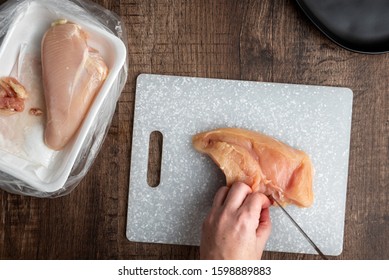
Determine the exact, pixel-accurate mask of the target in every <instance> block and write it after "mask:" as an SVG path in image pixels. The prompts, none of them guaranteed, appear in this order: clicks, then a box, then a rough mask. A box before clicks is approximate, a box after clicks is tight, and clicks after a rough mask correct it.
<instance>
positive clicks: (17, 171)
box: [0, 1, 126, 193]
mask: <svg viewBox="0 0 389 280" xmlns="http://www.w3.org/2000/svg"><path fill="white" fill-rule="evenodd" d="M43 3H44V2H40V1H31V3H30V4H29V5H27V6H26V10H24V11H20V12H19V13H18V16H17V17H16V18H15V20H14V22H13V23H12V24H11V25H10V28H9V30H8V33H7V35H6V36H5V38H4V40H3V42H2V45H1V48H0V61H1V67H0V77H2V76H9V75H10V73H11V71H12V69H13V68H14V66H15V63H16V62H17V60H18V56H19V52H20V48H21V46H22V45H27V46H36V48H39V50H40V45H41V41H42V38H43V35H44V33H45V32H46V31H47V30H48V29H49V27H50V25H51V23H52V22H53V21H55V20H58V19H67V20H68V21H71V22H74V23H76V24H78V25H80V26H81V28H82V29H83V30H85V31H86V32H87V33H88V35H89V36H88V44H89V46H91V47H93V48H95V49H96V50H98V51H99V53H100V54H101V56H102V57H103V58H104V61H105V62H106V64H107V66H108V68H109V74H108V77H107V79H106V80H105V82H104V84H103V86H102V87H101V89H100V91H99V93H98V94H97V95H96V98H95V100H94V101H93V104H92V106H91V108H90V110H89V112H88V114H87V116H86V117H85V119H84V121H83V123H82V126H81V127H80V129H79V130H78V132H77V133H76V135H75V136H74V137H73V138H72V140H71V141H70V142H69V143H68V144H67V146H66V147H65V148H64V149H63V150H62V151H58V152H55V151H52V154H51V157H50V160H49V162H48V164H47V165H46V166H44V165H39V164H36V163H32V162H31V161H30V160H28V159H27V158H23V157H19V156H17V155H14V154H11V153H7V152H5V151H4V150H1V147H0V171H2V172H5V173H7V174H10V175H12V176H13V177H15V178H17V179H20V180H22V181H24V182H26V183H27V184H28V185H30V186H31V187H33V188H35V189H36V190H37V191H41V192H45V193H51V192H56V191H58V190H59V189H61V188H62V187H63V186H64V184H65V182H66V181H67V179H68V177H69V174H70V172H71V170H72V167H73V165H74V164H75V160H76V158H77V156H78V154H79V152H80V150H81V149H82V148H83V143H84V141H85V139H86V136H87V135H88V132H90V130H91V129H94V126H93V125H94V121H95V118H96V117H97V115H98V114H99V112H100V110H104V108H102V104H103V102H104V100H105V99H106V98H110V91H111V90H113V89H112V87H113V85H114V82H115V80H116V78H117V76H118V74H119V72H120V70H121V68H122V67H123V65H124V63H125V60H126V47H125V45H124V44H123V42H122V41H121V40H120V39H119V38H117V37H116V36H114V35H113V34H111V33H109V32H108V31H106V30H104V29H103V28H101V27H99V26H97V25H96V24H94V23H93V22H89V21H86V20H84V19H79V18H77V17H75V15H73V14H70V13H66V12H64V11H61V10H56V9H53V8H52V7H50V8H48V7H46V6H45V5H44V4H43ZM39 59H40V58H39ZM41 94H42V95H43V92H42V93H41ZM34 117H35V116H31V118H34ZM35 118H36V117H35ZM43 119H44V118H43ZM26 144H27V145H30V146H31V151H33V153H35V154H39V153H40V150H39V149H42V152H44V151H43V150H47V149H48V148H47V147H46V146H45V144H44V138H43V133H41V134H39V133H38V134H37V135H36V137H35V136H34V139H33V141H31V143H26ZM46 152H47V151H46Z"/></svg>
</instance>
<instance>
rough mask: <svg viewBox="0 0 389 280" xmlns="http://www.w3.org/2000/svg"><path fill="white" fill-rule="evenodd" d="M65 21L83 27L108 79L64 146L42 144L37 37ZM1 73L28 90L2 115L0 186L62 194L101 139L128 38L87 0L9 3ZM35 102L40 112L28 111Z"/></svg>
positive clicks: (123, 76) (1, 27) (121, 78)
mask: <svg viewBox="0 0 389 280" xmlns="http://www.w3.org/2000/svg"><path fill="white" fill-rule="evenodd" d="M59 19H66V20H69V21H70V22H72V23H75V24H77V25H79V26H80V27H81V28H82V29H83V30H85V32H86V34H87V35H88V36H87V40H88V44H89V46H90V47H91V49H93V50H97V51H98V52H99V53H100V54H101V56H102V58H103V59H104V61H105V62H106V64H107V67H108V76H107V77H106V79H105V80H104V82H103V84H102V85H101V87H100V89H99V91H98V92H97V94H96V96H95V97H94V99H93V101H92V105H91V106H90V107H89V109H88V111H87V113H86V115H85V117H84V119H83V121H82V124H81V126H80V127H79V129H78V130H77V132H76V134H75V135H74V136H73V137H72V138H71V140H70V141H69V142H68V143H67V145H66V146H65V148H64V149H62V150H59V151H54V150H51V149H50V148H49V147H47V145H46V144H45V140H44V130H45V122H46V121H47V112H46V106H45V102H44V100H45V95H44V92H43V86H42V84H43V82H42V66H41V42H42V38H43V35H44V34H45V32H46V31H47V30H48V29H49V28H50V26H51V25H50V24H51V23H52V22H54V21H56V20H59ZM0 60H1V61H2V64H1V67H0V78H1V77H4V76H12V77H15V78H17V79H18V80H19V81H20V82H21V83H22V84H23V85H24V86H25V87H26V90H27V91H28V92H29V97H28V98H27V99H26V108H25V110H24V112H22V113H16V114H13V115H12V116H3V115H0V188H1V189H4V190H6V191H8V192H12V193H17V194H22V195H30V196H36V197H58V196H62V195H65V194H68V193H69V192H70V191H71V190H72V189H74V188H75V187H76V186H77V184H78V183H79V182H80V181H81V179H82V178H83V177H84V176H85V175H86V173H87V172H88V170H89V168H90V167H91V165H92V163H93V161H94V159H95V158H96V156H97V154H98V152H99V150H100V148H101V145H102V143H103V141H104V138H105V136H106V133H107V131H108V128H109V126H110V124H111V120H112V117H113V115H114V112H115V108H116V103H117V101H118V99H119V97H120V94H121V91H122V89H123V87H124V84H125V82H126V80H127V72H128V60H127V39H126V32H125V27H124V25H123V23H122V22H121V20H120V18H119V17H118V16H117V15H115V14H114V13H113V12H111V11H109V10H106V9H105V8H103V7H101V6H99V5H97V4H95V3H92V2H89V1H85V0H64V1H54V0H25V1H16V0H15V1H7V2H6V3H4V4H3V5H1V6H0ZM34 107H39V108H41V109H42V110H43V117H39V118H37V117H36V116H34V115H31V114H29V108H34Z"/></svg>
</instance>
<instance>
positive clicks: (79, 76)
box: [42, 20, 108, 150]
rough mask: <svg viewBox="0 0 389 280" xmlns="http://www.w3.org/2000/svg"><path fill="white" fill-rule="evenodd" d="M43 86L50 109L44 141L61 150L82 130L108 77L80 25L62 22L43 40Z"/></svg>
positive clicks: (106, 70)
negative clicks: (89, 110)
mask: <svg viewBox="0 0 389 280" xmlns="http://www.w3.org/2000/svg"><path fill="white" fill-rule="evenodd" d="M42 71H43V86H44V94H45V99H46V107H47V124H46V129H45V142H46V145H48V146H49V147H50V148H52V149H54V150H61V149H63V148H64V146H65V145H66V144H67V143H68V141H69V140H70V139H71V138H72V137H73V135H74V134H75V132H76V131H77V129H78V128H79V127H80V125H81V123H82V121H83V119H84V117H85V115H86V113H87V112H88V109H89V107H90V105H91V103H92V101H93V99H94V97H95V95H96V94H97V92H98V91H99V89H100V87H101V85H102V84H103V82H104V80H105V78H106V77H107V74H108V68H107V66H106V64H105V63H104V61H103V58H102V57H101V56H100V54H99V53H98V52H97V51H96V50H94V49H91V48H90V47H89V46H88V44H87V34H86V33H85V32H84V31H83V30H82V29H81V28H80V26H78V25H76V24H74V23H70V22H67V21H66V20H59V21H58V22H56V23H53V25H52V27H51V28H50V29H49V30H48V31H47V32H46V34H45V35H44V37H43V40H42Z"/></svg>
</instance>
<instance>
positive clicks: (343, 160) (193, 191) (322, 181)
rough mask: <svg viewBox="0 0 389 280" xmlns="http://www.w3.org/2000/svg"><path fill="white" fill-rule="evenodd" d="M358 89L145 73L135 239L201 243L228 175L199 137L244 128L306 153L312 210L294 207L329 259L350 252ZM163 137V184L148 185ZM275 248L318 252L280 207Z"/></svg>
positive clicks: (138, 117)
mask: <svg viewBox="0 0 389 280" xmlns="http://www.w3.org/2000/svg"><path fill="white" fill-rule="evenodd" d="M352 98H353V95H352V91H351V90H350V89H347V88H339V87H322V86H307V85H291V84H277V83H262V82H247V81H232V80H217V79H203V78H189V77H175V76H160V75H146V74H142V75H140V76H139V77H138V80H137V87H136V98H135V116H134V128H133V142H132V155H131V171H130V184H129V200H128V220H127V238H128V239H129V240H130V241H137V242H156V243H168V244H187V245H199V242H200V229H201V224H202V221H203V219H204V217H205V216H206V214H207V212H208V210H209V209H210V206H211V203H212V199H213V196H214V194H215V192H216V191H217V189H218V187H219V186H221V185H223V184H224V176H223V174H222V173H221V171H219V170H218V168H217V167H216V165H215V164H214V163H213V162H212V161H211V160H210V159H209V158H208V157H207V156H205V155H201V154H199V153H198V152H196V151H195V150H194V149H193V148H192V143H191V138H192V135H194V134H196V133H198V132H201V131H204V130H210V129H215V128H219V127H241V128H247V129H251V130H256V131H260V132H263V133H266V134H268V135H271V136H273V137H276V138H278V139H280V140H281V141H284V142H286V143H288V144H289V145H291V146H293V147H295V148H298V149H302V150H304V151H305V152H307V153H308V154H309V155H310V156H311V159H312V161H313V164H314V166H315V177H314V193H315V202H314V204H313V206H312V207H311V208H308V209H300V208H298V207H295V206H288V207H286V209H287V210H288V211H289V212H290V214H291V215H292V216H293V217H294V218H295V220H296V221H297V222H298V223H299V224H300V226H301V227H302V228H303V229H304V230H305V231H306V233H307V234H308V235H309V236H310V237H311V238H312V239H313V240H314V242H315V243H316V244H317V245H318V246H319V248H320V249H321V250H322V251H323V252H324V253H325V254H327V255H339V254H340V253H341V252H342V249H343V233H344V217H345V205H346V191H347V173H348V159H349V145H350V129H351V111H352ZM153 131H160V132H161V133H162V134H163V148H162V164H161V180H160V184H159V185H158V186H157V187H155V188H152V187H150V186H149V185H148V183H147V161H148V147H149V138H150V134H151V133H152V132H153ZM271 218H272V223H273V229H272V235H271V237H270V239H269V241H268V244H267V247H266V250H269V251H281V252H296V253H312V254H314V253H315V251H314V250H313V249H312V248H311V246H310V244H309V243H308V242H307V241H306V240H305V239H304V238H303V236H302V235H301V234H300V232H298V230H297V229H296V228H295V227H294V226H293V224H292V223H291V222H290V221H289V220H288V218H287V217H286V216H285V215H284V214H283V213H282V211H281V210H280V209H278V208H277V207H271Z"/></svg>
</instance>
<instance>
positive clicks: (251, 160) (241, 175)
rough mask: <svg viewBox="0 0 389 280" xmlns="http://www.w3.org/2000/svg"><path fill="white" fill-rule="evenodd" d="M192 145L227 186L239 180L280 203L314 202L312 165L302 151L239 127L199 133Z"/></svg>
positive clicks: (299, 204)
mask: <svg viewBox="0 0 389 280" xmlns="http://www.w3.org/2000/svg"><path fill="white" fill-rule="evenodd" d="M193 146H194V148H195V149H196V150H198V151H199V152H201V153H205V154H207V155H209V156H210V157H211V158H212V159H213V161H214V162H215V163H216V164H217V165H218V166H219V167H220V168H221V170H222V171H223V172H224V174H225V176H226V180H227V186H231V185H232V184H233V183H234V182H237V181H240V182H244V183H246V184H247V185H249V186H251V188H252V190H253V191H259V192H262V193H264V194H266V195H269V196H273V197H274V198H276V199H278V200H279V201H280V202H281V203H283V204H295V205H297V206H300V207H309V206H311V205H312V203H313V190H312V179H313V166H312V163H311V160H310V158H309V156H308V155H307V154H306V153H304V152H303V151H300V150H297V149H294V148H292V147H290V146H288V145H286V144H284V143H282V142H280V141H278V140H276V139H274V138H272V137H270V136H267V135H264V134H262V133H259V132H254V131H249V130H244V129H240V128H220V129H216V130H212V131H208V132H203V133H199V134H197V135H195V136H194V137H193Z"/></svg>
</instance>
